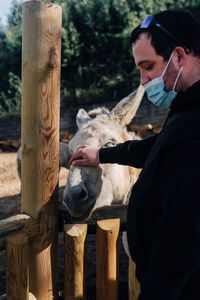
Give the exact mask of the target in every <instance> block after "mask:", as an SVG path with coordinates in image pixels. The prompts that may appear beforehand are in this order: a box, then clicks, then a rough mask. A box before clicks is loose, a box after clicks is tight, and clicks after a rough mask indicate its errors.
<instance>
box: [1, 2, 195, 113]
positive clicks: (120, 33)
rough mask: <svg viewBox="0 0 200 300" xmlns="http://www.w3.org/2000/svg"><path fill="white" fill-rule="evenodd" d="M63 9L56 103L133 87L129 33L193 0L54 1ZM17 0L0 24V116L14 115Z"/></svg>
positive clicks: (110, 96)
mask: <svg viewBox="0 0 200 300" xmlns="http://www.w3.org/2000/svg"><path fill="white" fill-rule="evenodd" d="M51 2H55V3H57V4H59V5H61V6H62V8H63V29H62V69H61V80H62V81H61V105H62V106H66V105H67V106H69V105H71V106H80V105H83V104H84V103H93V102H94V103H99V102H104V101H108V100H116V101H118V100H119V99H121V98H122V97H123V96H125V95H127V94H128V93H130V92H131V91H132V90H133V89H134V88H135V87H137V86H138V80H139V76H138V72H137V71H136V69H135V68H134V60H133V58H132V54H131V49H130V47H129V41H128V38H129V35H130V32H131V30H132V28H133V27H135V26H136V25H138V24H139V23H140V22H141V20H142V19H143V17H144V16H145V15H147V14H154V13H156V12H159V11H161V10H164V9H167V8H170V7H175V6H179V7H181V6H184V7H186V8H188V9H190V10H191V11H192V12H193V13H194V14H195V15H196V16H197V17H198V18H199V19H200V4H199V0H179V1H177V0H55V1H51ZM21 26H22V1H21V0H13V2H12V7H11V10H10V14H9V16H8V25H7V27H6V28H4V27H3V25H1V24H0V61H1V63H0V78H1V80H0V116H1V117H3V116H6V115H10V114H20V106H21V85H20V82H21V80H20V78H21V35H22V28H21Z"/></svg>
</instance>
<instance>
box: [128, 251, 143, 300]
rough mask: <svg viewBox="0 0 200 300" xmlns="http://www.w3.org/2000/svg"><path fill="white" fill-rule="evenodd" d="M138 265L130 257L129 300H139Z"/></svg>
mask: <svg viewBox="0 0 200 300" xmlns="http://www.w3.org/2000/svg"><path fill="white" fill-rule="evenodd" d="M135 270H136V265H135V263H134V261H133V260H132V258H131V257H130V256H129V282H128V286H129V300H137V299H138V297H139V294H140V284H139V282H138V280H137V278H136V275H135Z"/></svg>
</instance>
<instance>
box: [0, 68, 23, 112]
mask: <svg viewBox="0 0 200 300" xmlns="http://www.w3.org/2000/svg"><path fill="white" fill-rule="evenodd" d="M8 83H9V84H8V85H9V88H8V90H7V91H6V92H4V91H1V92H0V116H1V117H2V116H3V115H6V114H12V115H13V114H16V115H19V114H20V112H21V81H20V78H19V77H18V76H17V75H15V74H13V73H12V72H9V73H8Z"/></svg>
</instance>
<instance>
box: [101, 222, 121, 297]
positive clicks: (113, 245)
mask: <svg viewBox="0 0 200 300" xmlns="http://www.w3.org/2000/svg"><path fill="white" fill-rule="evenodd" d="M119 228H120V220H119V219H108V220H102V221H98V222H97V249H96V253H97V273H96V289H97V295H96V296H97V297H96V298H97V300H102V299H103V300H117V299H118V282H119V239H118V236H119Z"/></svg>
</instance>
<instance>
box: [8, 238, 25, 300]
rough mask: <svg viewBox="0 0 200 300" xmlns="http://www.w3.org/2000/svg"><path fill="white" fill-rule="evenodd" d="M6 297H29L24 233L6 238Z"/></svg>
mask: <svg viewBox="0 0 200 300" xmlns="http://www.w3.org/2000/svg"><path fill="white" fill-rule="evenodd" d="M6 299H7V300H28V299H29V264H28V238H27V236H26V235H25V234H24V233H19V234H16V235H13V236H10V237H8V238H7V239H6Z"/></svg>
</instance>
